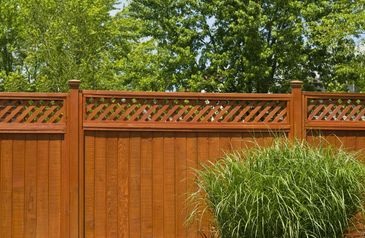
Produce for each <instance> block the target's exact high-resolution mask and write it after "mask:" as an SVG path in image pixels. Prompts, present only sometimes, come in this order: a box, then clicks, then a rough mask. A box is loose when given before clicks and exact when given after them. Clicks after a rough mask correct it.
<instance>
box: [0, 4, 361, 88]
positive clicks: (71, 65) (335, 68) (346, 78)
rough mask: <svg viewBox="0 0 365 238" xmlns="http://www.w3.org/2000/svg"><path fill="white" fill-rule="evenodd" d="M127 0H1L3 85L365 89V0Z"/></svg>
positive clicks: (0, 37) (1, 66) (35, 86)
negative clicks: (363, 44) (118, 7)
mask: <svg viewBox="0 0 365 238" xmlns="http://www.w3.org/2000/svg"><path fill="white" fill-rule="evenodd" d="M118 2H119V0H95V1H90V0H78V1H74V0H64V1H57V0H0V72H1V74H0V88H1V90H15V91H19V90H24V89H27V90H30V91H56V92H57V91H66V90H67V89H68V87H67V81H68V80H70V79H80V80H82V88H85V89H115V90H147V91H150V90H152V91H165V90H173V91H174V90H177V91H200V90H206V91H215V92H286V91H287V90H288V87H289V81H290V80H293V79H300V80H304V81H305V89H306V90H315V89H318V88H323V89H326V90H331V91H346V90H347V86H348V84H354V85H356V86H357V87H358V88H359V89H360V90H364V88H365V87H364V84H365V83H364V82H365V80H364V79H365V78H364V77H365V76H364V73H363V68H364V67H363V66H362V64H363V63H362V62H363V57H364V56H363V55H364V54H363V53H361V54H359V53H358V50H357V49H358V48H357V47H356V45H358V44H360V41H359V40H358V38H363V36H364V35H362V34H364V33H365V31H364V25H365V24H364V23H365V14H364V12H365V11H364V6H365V0H359V1H347V0H340V1H324V0H316V1H300V0H294V1H279V0H275V1H254V0H244V1H237V0H234V1H224V0H129V1H123V2H124V3H125V4H126V7H124V8H123V10H122V11H120V12H119V13H118V14H116V15H112V14H110V12H111V11H112V10H113V9H114V5H115V4H117V3H118ZM14 75H17V76H16V78H17V79H19V77H20V78H22V80H20V79H19V80H15V81H14V82H11V81H10V79H12V78H13V77H14ZM318 75H319V76H320V81H319V82H317V81H316V79H315V77H316V76H318ZM20 82H22V83H20ZM5 83H6V85H5ZM24 85H26V86H24Z"/></svg>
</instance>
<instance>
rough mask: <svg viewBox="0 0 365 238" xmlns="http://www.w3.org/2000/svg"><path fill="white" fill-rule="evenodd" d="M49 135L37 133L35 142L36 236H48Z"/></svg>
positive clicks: (41, 237) (40, 237)
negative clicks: (36, 141) (36, 142)
mask: <svg viewBox="0 0 365 238" xmlns="http://www.w3.org/2000/svg"><path fill="white" fill-rule="evenodd" d="M48 149H49V136H48V135H38V144H37V162H38V163H37V237H39V238H43V237H47V236H48V220H49V216H48V214H49V210H48V206H49V200H48V194H49V191H48V183H49V170H48V163H49V161H48V159H49V158H48V153H49V151H48Z"/></svg>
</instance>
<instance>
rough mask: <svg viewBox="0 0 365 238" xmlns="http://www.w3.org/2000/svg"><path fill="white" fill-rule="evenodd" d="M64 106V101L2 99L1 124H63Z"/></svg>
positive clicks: (0, 106)
mask: <svg viewBox="0 0 365 238" xmlns="http://www.w3.org/2000/svg"><path fill="white" fill-rule="evenodd" d="M64 104H65V103H64V100H33V99H0V123H49V124H57V123H61V122H64V117H65V105H64Z"/></svg>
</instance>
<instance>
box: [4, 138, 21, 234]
mask: <svg viewBox="0 0 365 238" xmlns="http://www.w3.org/2000/svg"><path fill="white" fill-rule="evenodd" d="M12 138H13V140H14V141H13V201H12V205H13V206H12V208H13V211H12V214H13V221H12V229H13V231H12V235H13V237H14V238H16V237H19V238H23V237H24V156H25V140H24V139H25V136H24V135H14V136H12ZM0 216H1V215H0Z"/></svg>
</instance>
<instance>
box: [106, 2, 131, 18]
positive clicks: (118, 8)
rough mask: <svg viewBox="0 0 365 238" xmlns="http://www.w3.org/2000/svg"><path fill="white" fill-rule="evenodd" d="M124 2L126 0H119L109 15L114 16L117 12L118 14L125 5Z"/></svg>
mask: <svg viewBox="0 0 365 238" xmlns="http://www.w3.org/2000/svg"><path fill="white" fill-rule="evenodd" d="M126 2H127V0H119V3H118V4H117V5H115V8H116V9H115V10H113V11H111V12H110V15H112V16H114V15H115V14H117V12H119V11H120V10H121V9H122V8H123V5H125V3H126Z"/></svg>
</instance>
